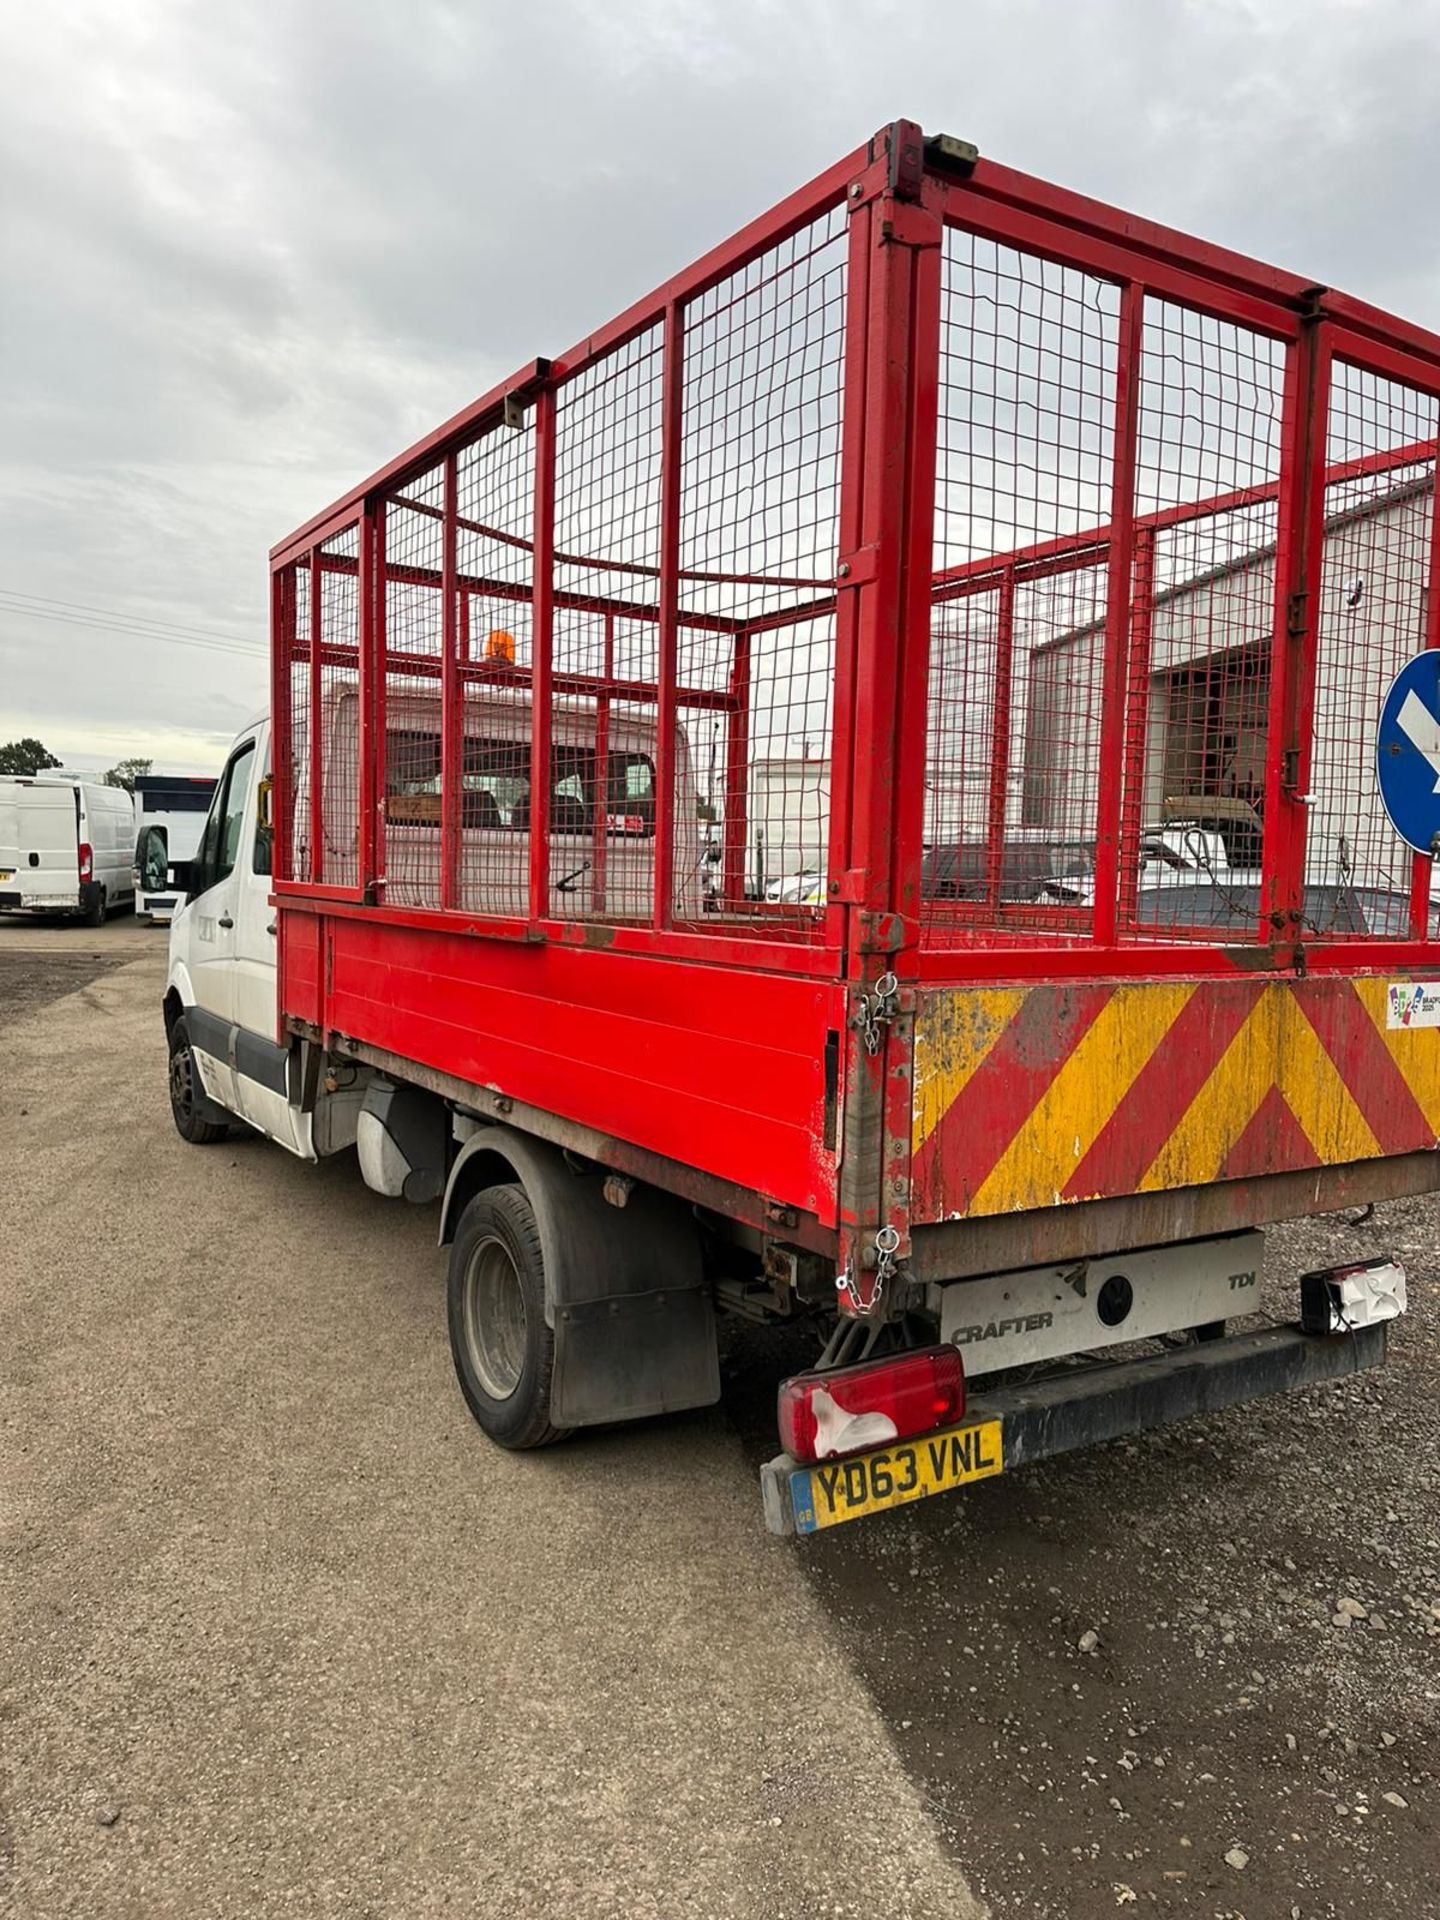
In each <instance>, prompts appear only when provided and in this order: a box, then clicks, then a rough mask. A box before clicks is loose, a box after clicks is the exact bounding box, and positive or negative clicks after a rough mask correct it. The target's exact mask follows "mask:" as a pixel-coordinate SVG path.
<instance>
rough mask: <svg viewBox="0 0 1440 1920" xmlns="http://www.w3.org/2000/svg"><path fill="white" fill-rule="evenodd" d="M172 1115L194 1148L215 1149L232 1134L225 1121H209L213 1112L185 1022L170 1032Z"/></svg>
mask: <svg viewBox="0 0 1440 1920" xmlns="http://www.w3.org/2000/svg"><path fill="white" fill-rule="evenodd" d="M170 1111H171V1113H172V1114H173V1115H174V1116H175V1131H176V1132H177V1133H178V1134H179V1135H180V1138H181V1139H182V1140H188V1141H189V1142H190V1144H191V1146H192V1147H212V1146H214V1144H215V1142H216V1141H217V1140H223V1139H224V1138H225V1136H226V1134H227V1133H229V1131H230V1129H229V1127H228V1126H226V1124H225V1123H224V1122H223V1121H215V1120H211V1119H209V1118H208V1117H207V1115H208V1113H209V1112H210V1111H211V1108H210V1104H209V1102H208V1101H207V1100H206V1098H205V1095H204V1093H203V1092H202V1091H201V1087H200V1073H199V1069H198V1068H197V1067H196V1065H195V1055H194V1052H193V1051H192V1049H191V1046H190V1032H189V1029H188V1028H187V1027H186V1025H185V1022H184V1020H183V1019H180V1020H177V1021H176V1022H175V1024H174V1026H173V1027H171V1029H170Z"/></svg>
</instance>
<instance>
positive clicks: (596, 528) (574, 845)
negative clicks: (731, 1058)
mask: <svg viewBox="0 0 1440 1920" xmlns="http://www.w3.org/2000/svg"><path fill="white" fill-rule="evenodd" d="M663 370H664V330H663V328H661V327H658V326H656V327H651V328H649V329H647V330H646V331H645V332H644V333H642V334H640V335H638V336H637V337H636V338H635V339H633V340H631V341H629V342H627V343H626V344H625V345H624V346H622V347H619V348H617V349H616V350H615V351H614V352H613V353H610V354H607V355H606V356H605V357H604V358H603V359H601V360H598V361H596V362H595V364H594V365H593V366H590V367H588V368H586V369H585V370H584V371H583V372H581V373H579V374H577V375H576V376H575V377H574V378H573V379H571V380H569V381H567V382H566V383H565V385H564V386H563V387H562V388H561V390H560V393H559V395H558V397H557V401H556V407H555V569H554V580H555V595H556V607H555V614H554V622H553V632H552V642H551V661H552V669H553V673H554V676H555V694H554V720H553V726H552V742H553V744H552V747H551V756H550V759H551V764H550V769H549V780H550V911H551V912H552V914H554V916H555V917H556V918H557V919H563V920H572V919H584V918H587V917H603V918H605V919H610V920H648V919H649V918H650V915H651V914H652V912H653V910H654V903H655V880H654V861H655V800H654V795H655V785H654V783H655V764H656V756H657V751H658V749H657V736H656V728H657V718H658V663H659V638H658V627H657V624H656V623H657V619H658V613H659V605H658V595H659V575H660V480H661V475H660V457H661V431H660V403H661V388H662V379H663ZM580 680H584V681H586V682H589V683H591V684H590V685H587V686H584V687H580V686H573V684H572V683H574V682H577V681H580ZM622 687H623V689H624V691H623V692H622V691H621V689H622ZM592 689H593V690H592ZM632 786H633V787H634V788H635V792H634V794H633V796H632V795H631V794H630V788H631V787H632ZM629 798H633V800H634V805H633V806H621V805H618V804H617V805H614V806H612V805H611V801H612V799H613V800H615V801H617V802H619V801H621V800H625V799H629Z"/></svg>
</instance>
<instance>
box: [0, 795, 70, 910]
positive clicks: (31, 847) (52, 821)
mask: <svg viewBox="0 0 1440 1920" xmlns="http://www.w3.org/2000/svg"><path fill="white" fill-rule="evenodd" d="M79 840H80V834H79V815H78V803H77V800H76V796H75V789H74V788H73V787H69V786H58V785H57V786H50V785H46V784H43V783H39V782H37V783H35V784H33V785H32V784H31V783H29V782H27V781H18V780H17V781H5V782H3V783H0V895H4V896H5V897H6V898H5V901H4V904H8V905H19V906H27V907H29V906H36V907H46V906H53V907H73V906H75V905H76V904H77V903H78V900H79V893H80V853H79Z"/></svg>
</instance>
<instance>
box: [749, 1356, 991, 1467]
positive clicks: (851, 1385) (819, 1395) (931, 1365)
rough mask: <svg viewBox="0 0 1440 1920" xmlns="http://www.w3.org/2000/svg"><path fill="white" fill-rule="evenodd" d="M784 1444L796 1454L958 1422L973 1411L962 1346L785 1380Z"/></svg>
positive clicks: (829, 1453) (877, 1443)
mask: <svg viewBox="0 0 1440 1920" xmlns="http://www.w3.org/2000/svg"><path fill="white" fill-rule="evenodd" d="M778 1411H779V1417H780V1444H781V1446H782V1447H784V1449H785V1451H786V1452H787V1453H788V1454H789V1455H790V1456H791V1457H792V1459H795V1460H801V1461H809V1460H834V1459H836V1458H838V1457H839V1456H840V1455H841V1454H846V1453H860V1452H863V1451H864V1449H865V1448H867V1447H883V1446H884V1445H885V1444H886V1443H887V1442H888V1441H892V1440H911V1439H913V1438H914V1437H915V1435H916V1434H919V1433H934V1432H935V1431H936V1429H937V1428H939V1427H948V1426H953V1425H954V1423H955V1422H956V1421H957V1420H959V1419H960V1418H961V1417H962V1416H963V1414H964V1412H965V1369H964V1366H963V1365H962V1364H961V1360H960V1351H959V1349H958V1347H925V1348H923V1349H922V1350H921V1351H920V1352H919V1353H899V1354H895V1355H893V1356H891V1357H889V1358H887V1359H884V1360H866V1361H863V1362H862V1363H861V1365H859V1366H858V1367H837V1368H835V1369H834V1370H833V1371H832V1372H829V1373H797V1374H794V1375H793V1376H792V1377H791V1378H790V1379H789V1380H782V1381H781V1383H780V1394H779V1406H778Z"/></svg>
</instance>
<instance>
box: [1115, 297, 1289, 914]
mask: <svg viewBox="0 0 1440 1920" xmlns="http://www.w3.org/2000/svg"><path fill="white" fill-rule="evenodd" d="M1139 375H1140V378H1139V420H1138V433H1137V448H1136V471H1135V507H1136V539H1135V565H1134V569H1133V581H1134V585H1133V588H1132V613H1131V672H1130V685H1129V688H1128V689H1127V693H1128V711H1127V716H1126V754H1125V766H1124V769H1123V778H1124V780H1125V783H1126V804H1127V811H1128V815H1129V826H1130V830H1129V832H1128V833H1127V835H1126V837H1125V841H1124V844H1123V846H1122V859H1123V860H1124V862H1125V868H1124V870H1123V871H1122V873H1121V879H1120V888H1121V906H1122V914H1121V918H1122V922H1124V923H1125V924H1126V925H1128V926H1131V927H1133V928H1134V929H1136V930H1137V931H1138V932H1139V933H1140V934H1141V935H1144V936H1151V935H1153V934H1154V933H1155V932H1156V931H1165V932H1169V933H1175V934H1193V933H1203V932H1206V931H1213V930H1216V929H1219V930H1223V932H1224V933H1225V934H1226V935H1227V936H1228V937H1237V936H1239V937H1244V938H1249V937H1251V936H1253V935H1254V934H1255V932H1256V930H1257V928H1258V926H1259V920H1260V865H1261V858H1262V852H1263V811H1264V795H1265V778H1266V761H1267V754H1268V747H1269V726H1270V698H1271V651H1272V647H1271V634H1272V631H1273V627H1274V620H1275V540H1276V533H1277V526H1278V511H1279V509H1278V485H1279V477H1280V450H1281V425H1282V411H1283V402H1284V383H1285V348H1284V346H1283V345H1282V344H1281V343H1279V342H1277V341H1274V340H1271V339H1269V338H1267V337H1265V336H1264V335H1261V334H1258V333H1255V332H1252V331H1251V330H1249V329H1248V328H1244V327H1239V326H1235V325H1233V324H1232V323H1230V322H1228V321H1223V320H1218V319H1215V318H1214V317H1213V316H1211V315H1208V314H1201V313H1197V312H1194V311H1192V310H1191V309H1189V308H1186V307H1182V306H1177V305H1175V304H1172V303H1170V302H1166V301H1162V300H1157V299H1153V298H1152V299H1147V300H1146V302H1145V309H1144V334H1143V340H1142V346H1141V353H1140V366H1139Z"/></svg>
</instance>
